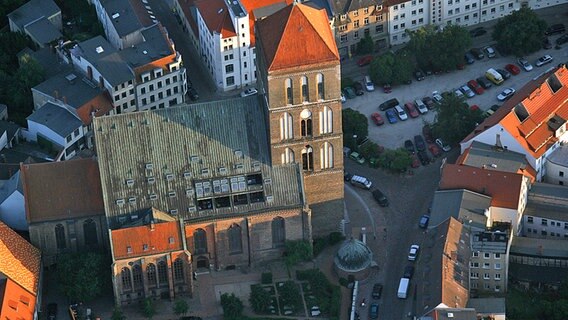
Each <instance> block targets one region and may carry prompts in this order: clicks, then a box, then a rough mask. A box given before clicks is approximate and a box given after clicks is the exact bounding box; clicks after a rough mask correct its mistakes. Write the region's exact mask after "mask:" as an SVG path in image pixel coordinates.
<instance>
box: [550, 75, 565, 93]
mask: <svg viewBox="0 0 568 320" xmlns="http://www.w3.org/2000/svg"><path fill="white" fill-rule="evenodd" d="M546 83H548V86H550V90H552V93H556V92H557V91H558V90H560V88H562V83H561V82H560V80H558V78H557V77H556V74H553V75H551V76H550V77H548V79H546Z"/></svg>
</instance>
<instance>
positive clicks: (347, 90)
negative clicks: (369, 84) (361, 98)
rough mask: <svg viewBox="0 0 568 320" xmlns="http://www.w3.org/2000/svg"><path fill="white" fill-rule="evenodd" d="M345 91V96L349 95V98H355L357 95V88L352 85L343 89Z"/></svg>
mask: <svg viewBox="0 0 568 320" xmlns="http://www.w3.org/2000/svg"><path fill="white" fill-rule="evenodd" d="M343 93H344V94H345V96H346V97H347V99H353V98H355V97H356V96H357V95H356V94H355V89H353V88H351V87H345V88H344V89H343Z"/></svg>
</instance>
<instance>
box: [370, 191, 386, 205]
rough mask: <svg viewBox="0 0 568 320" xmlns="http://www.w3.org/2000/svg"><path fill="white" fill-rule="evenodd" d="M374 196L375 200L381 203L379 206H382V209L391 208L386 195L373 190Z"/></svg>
mask: <svg viewBox="0 0 568 320" xmlns="http://www.w3.org/2000/svg"><path fill="white" fill-rule="evenodd" d="M372 194H373V198H375V200H376V201H377V202H378V203H379V206H381V207H388V206H389V200H388V199H387V197H386V196H385V195H384V193H382V192H381V191H380V190H378V189H375V190H373V192H372Z"/></svg>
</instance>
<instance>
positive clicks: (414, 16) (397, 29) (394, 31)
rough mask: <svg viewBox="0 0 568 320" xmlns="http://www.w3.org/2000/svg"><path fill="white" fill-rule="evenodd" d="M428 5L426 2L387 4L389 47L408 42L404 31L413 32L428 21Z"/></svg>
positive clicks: (391, 2)
mask: <svg viewBox="0 0 568 320" xmlns="http://www.w3.org/2000/svg"><path fill="white" fill-rule="evenodd" d="M429 8H430V4H429V2H428V1H427V0H410V1H405V0H392V1H389V2H388V26H389V27H388V30H389V38H390V44H391V45H399V44H403V43H405V42H408V41H409V40H410V36H409V35H408V34H407V33H406V30H408V31H413V30H416V29H418V28H421V27H423V26H425V25H427V24H428V23H429V21H430V9H429Z"/></svg>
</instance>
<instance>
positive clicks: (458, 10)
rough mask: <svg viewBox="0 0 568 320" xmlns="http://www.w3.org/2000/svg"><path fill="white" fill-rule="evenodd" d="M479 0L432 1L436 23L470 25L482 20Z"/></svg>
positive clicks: (433, 16) (433, 18) (434, 21)
mask: <svg viewBox="0 0 568 320" xmlns="http://www.w3.org/2000/svg"><path fill="white" fill-rule="evenodd" d="M479 15H480V2H479V0H438V1H432V17H431V19H430V21H431V23H432V24H435V25H442V26H443V25H449V24H457V25H462V26H470V25H474V24H478V23H479V22H480V16H479Z"/></svg>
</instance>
